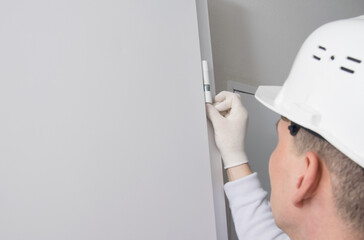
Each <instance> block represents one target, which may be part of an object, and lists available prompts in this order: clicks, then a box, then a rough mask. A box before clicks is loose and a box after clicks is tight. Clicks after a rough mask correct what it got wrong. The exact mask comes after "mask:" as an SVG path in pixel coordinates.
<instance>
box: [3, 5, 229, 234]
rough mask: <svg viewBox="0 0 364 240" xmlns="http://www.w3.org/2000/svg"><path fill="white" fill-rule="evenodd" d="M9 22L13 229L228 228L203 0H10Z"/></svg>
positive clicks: (7, 195)
mask: <svg viewBox="0 0 364 240" xmlns="http://www.w3.org/2000/svg"><path fill="white" fill-rule="evenodd" d="M0 32H1V38H0V79H1V80H0V114H1V117H0V192H1V198H0V212H1V214H0V238H1V239H37V240H39V239H128V240H132V239H181V240H182V239H183V240H185V239H218V238H217V235H219V236H223V235H224V232H225V233H226V226H225V225H221V224H220V225H219V224H218V223H217V222H216V221H215V209H216V202H215V203H214V198H213V196H214V191H213V186H212V183H216V182H219V180H216V179H212V178H214V177H215V176H214V175H211V172H213V173H214V172H216V170H214V169H211V165H210V154H211V153H210V152H209V145H208V144H209V142H208V134H207V121H206V118H205V106H204V97H203V92H202V72H201V54H200V46H199V33H198V23H197V10H196V4H195V1H193V0H189V1H186V0H180V1H168V0H159V1H134V0H127V1H111V0H103V1H98V0H97V1H81V0H76V1H51V2H50V1H45V0H44V1H42V0H35V1H25V0H24V1H7V2H2V3H0ZM210 61H211V59H210ZM215 152H216V150H215ZM212 153H213V152H212ZM215 157H216V156H215ZM215 167H216V164H215ZM220 169H221V163H220ZM220 189H221V178H220ZM220 191H221V190H220ZM220 193H222V192H220ZM215 196H216V192H215ZM222 196H223V195H222V194H221V196H220V197H222ZM214 204H215V206H214ZM219 204H220V209H223V206H222V204H223V201H222V202H221V201H220V202H219ZM217 207H219V206H217ZM219 211H220V214H221V210H219ZM222 212H223V210H222ZM219 228H220V230H219ZM224 229H225V231H224ZM219 231H220V233H219ZM219 239H224V238H221V237H220V238H219Z"/></svg>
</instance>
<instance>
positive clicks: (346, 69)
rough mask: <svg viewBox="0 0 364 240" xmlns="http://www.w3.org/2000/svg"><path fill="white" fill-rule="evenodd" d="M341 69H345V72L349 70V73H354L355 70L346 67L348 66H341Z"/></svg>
mask: <svg viewBox="0 0 364 240" xmlns="http://www.w3.org/2000/svg"><path fill="white" fill-rule="evenodd" d="M340 69H341V70H343V71H345V72H348V73H354V71H353V70H351V69H349V68H346V67H340Z"/></svg>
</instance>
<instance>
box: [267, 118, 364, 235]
mask: <svg viewBox="0 0 364 240" xmlns="http://www.w3.org/2000/svg"><path fill="white" fill-rule="evenodd" d="M291 126H292V122H291V121H290V120H288V119H286V118H282V120H280V121H279V122H278V123H277V133H278V145H277V147H276V149H275V150H274V152H273V153H272V155H271V159H270V165H269V172H270V178H271V185H272V195H271V205H272V210H273V213H274V217H275V219H276V223H277V225H278V226H280V227H281V228H282V229H284V230H285V231H289V230H290V229H293V230H294V231H297V228H296V227H297V226H295V225H297V224H302V225H303V223H302V222H301V220H302V219H300V217H302V216H297V214H298V212H299V211H300V210H303V211H306V210H307V209H305V208H304V207H303V205H304V204H307V205H311V206H310V207H312V205H314V204H317V205H316V206H314V207H316V210H317V211H316V212H317V214H318V215H320V214H321V215H322V221H326V220H327V219H326V218H327V216H325V211H326V210H327V209H329V208H330V207H331V208H332V210H333V214H334V216H337V217H338V218H340V219H341V220H342V222H343V225H345V228H347V229H348V230H349V231H351V232H355V233H356V234H357V235H364V169H363V168H362V167H360V166H359V165H358V164H356V163H355V162H353V161H352V160H351V159H349V158H348V157H347V156H345V155H344V154H343V153H341V152H340V151H339V150H337V149H336V148H335V147H334V146H332V145H331V144H330V143H329V142H327V141H326V140H325V139H323V138H321V137H319V136H316V135H314V134H313V133H312V132H310V131H309V130H307V129H305V128H302V127H301V128H300V129H299V130H298V131H297V132H296V133H294V134H292V130H291ZM293 135H294V136H293ZM324 169H326V171H327V173H328V174H325V173H324V171H325V170H324ZM325 194H326V195H325ZM330 198H331V199H332V201H330ZM312 200H313V201H319V202H318V203H317V202H314V203H312V202H311V201H312ZM325 201H329V203H328V204H327V202H325ZM320 204H324V205H325V206H323V207H322V206H321V207H322V208H321V207H320ZM317 206H319V207H317ZM294 208H297V209H298V211H296V209H294ZM323 208H326V209H323ZM321 210H322V211H321ZM306 213H307V215H303V217H305V218H310V217H311V216H310V213H309V212H306ZM308 220H310V219H308ZM311 220H313V218H312V219H311Z"/></svg>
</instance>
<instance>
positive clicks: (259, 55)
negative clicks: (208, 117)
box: [209, 0, 364, 91]
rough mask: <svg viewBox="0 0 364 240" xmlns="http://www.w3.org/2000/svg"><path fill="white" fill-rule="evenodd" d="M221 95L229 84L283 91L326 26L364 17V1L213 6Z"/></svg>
mask: <svg viewBox="0 0 364 240" xmlns="http://www.w3.org/2000/svg"><path fill="white" fill-rule="evenodd" d="M209 13H210V26H211V38H212V50H213V57H214V65H215V80H216V89H217V91H221V90H224V89H227V81H228V80H232V81H236V82H241V83H246V84H249V85H252V86H258V85H261V84H275V85H281V84H282V83H283V82H284V80H285V78H286V77H287V75H288V73H289V69H290V68H291V64H292V62H293V60H294V57H295V56H296V54H297V51H298V49H299V47H300V46H301V44H302V43H303V41H304V39H305V38H306V37H307V36H308V35H309V34H310V33H311V32H312V31H313V30H314V29H316V28H317V27H319V26H320V25H322V24H324V23H326V22H329V21H333V20H336V19H340V18H347V17H354V16H358V15H362V14H364V1H363V0H345V1H343V0H318V1H317V0H316V1H315V0H306V1H292V0H275V1H272V0H260V1H254V0H209Z"/></svg>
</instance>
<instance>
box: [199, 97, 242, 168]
mask: <svg viewBox="0 0 364 240" xmlns="http://www.w3.org/2000/svg"><path fill="white" fill-rule="evenodd" d="M206 108H207V116H208V118H209V119H210V121H211V123H212V125H213V127H214V131H215V142H216V145H217V147H218V149H219V151H220V153H221V157H222V159H223V162H224V166H225V169H227V168H231V167H235V166H238V165H241V164H244V163H247V162H248V158H247V156H246V153H245V150H244V140H245V135H246V123H247V120H248V112H247V111H246V109H245V108H244V106H243V104H242V103H241V100H240V96H239V94H236V93H232V92H226V91H224V92H221V93H219V94H218V95H216V97H215V103H214V104H213V105H211V104H207V105H206Z"/></svg>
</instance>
